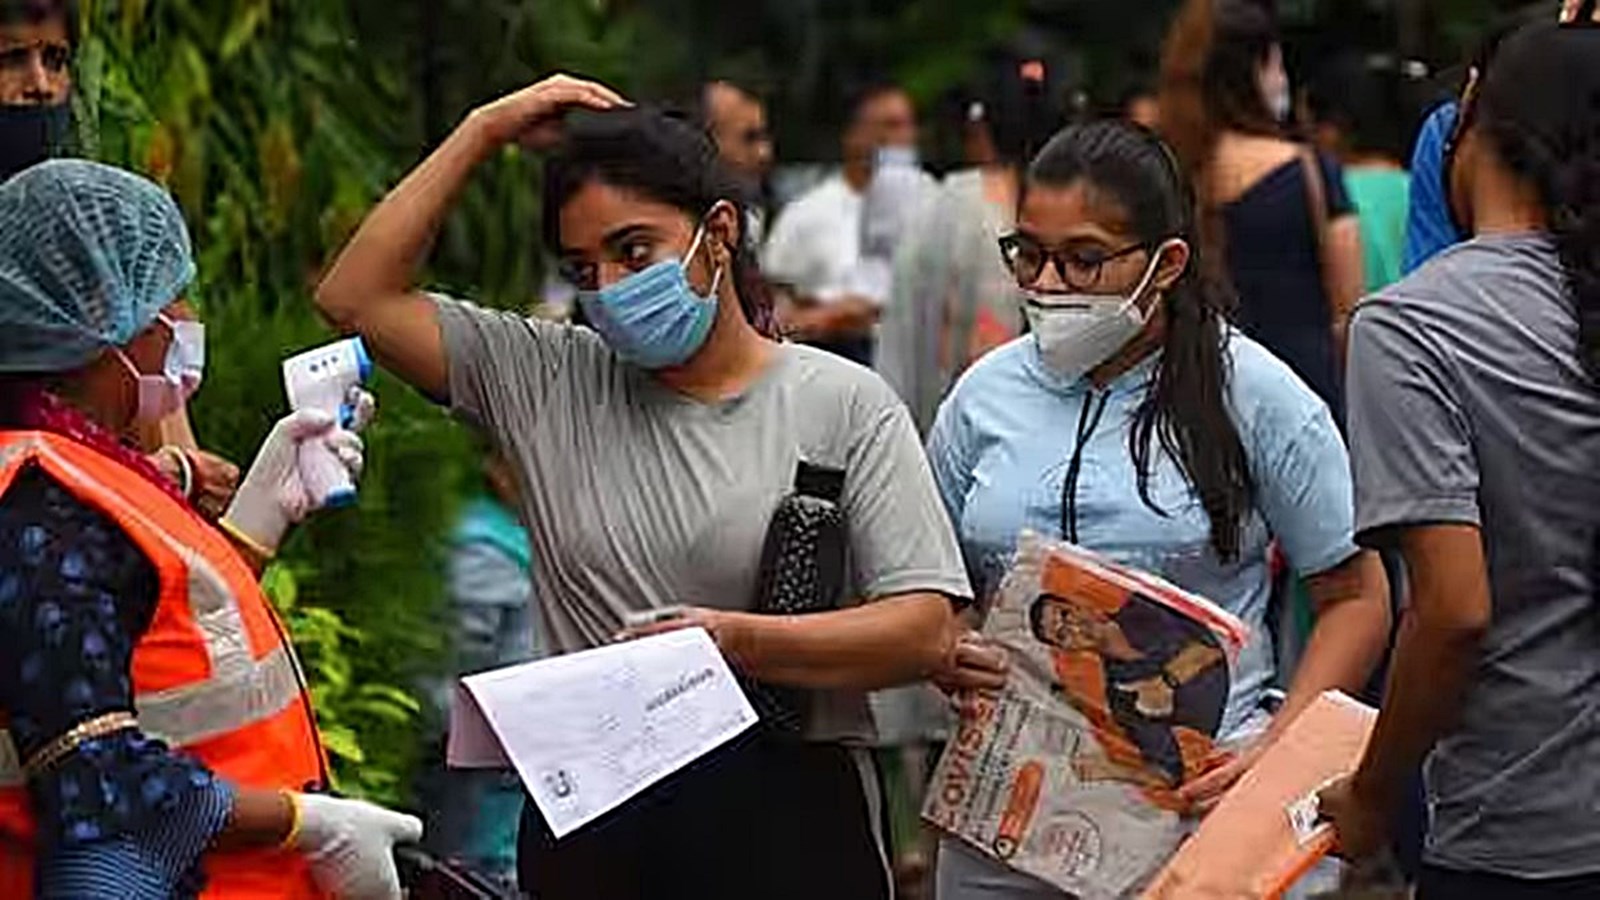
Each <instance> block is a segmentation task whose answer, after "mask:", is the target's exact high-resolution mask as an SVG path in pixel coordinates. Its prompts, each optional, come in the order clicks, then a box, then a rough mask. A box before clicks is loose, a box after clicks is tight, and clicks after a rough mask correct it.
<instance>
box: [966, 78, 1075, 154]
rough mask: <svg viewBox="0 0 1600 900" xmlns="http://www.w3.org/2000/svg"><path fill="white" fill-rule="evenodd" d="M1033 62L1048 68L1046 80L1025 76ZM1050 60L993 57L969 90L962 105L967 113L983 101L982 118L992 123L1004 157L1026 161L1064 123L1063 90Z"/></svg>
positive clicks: (996, 143)
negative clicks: (1054, 77) (1058, 86)
mask: <svg viewBox="0 0 1600 900" xmlns="http://www.w3.org/2000/svg"><path fill="white" fill-rule="evenodd" d="M1030 63H1035V64H1037V65H1038V66H1040V67H1041V68H1044V69H1045V71H1044V72H1043V74H1044V76H1045V77H1044V78H1043V80H1039V79H1033V78H1024V77H1023V69H1024V67H1025V66H1027V65H1029V64H1030ZM1049 76H1050V73H1049V70H1048V68H1047V67H1046V64H1045V63H1044V62H1043V61H1041V60H1024V59H1017V58H1014V57H1011V56H1009V55H1008V56H1006V57H1004V58H999V59H996V60H993V61H992V62H991V64H990V65H989V66H988V71H987V73H986V75H985V76H984V77H983V79H981V80H980V81H977V82H975V83H974V84H973V86H972V87H971V88H970V89H969V90H968V91H967V97H966V101H967V102H966V103H964V104H963V107H962V110H961V112H962V115H963V116H964V117H966V116H969V115H970V110H971V109H972V106H973V104H979V106H980V109H981V111H982V113H983V117H982V122H983V123H984V124H985V125H987V126H988V128H989V135H990V137H991V138H992V139H993V140H994V148H995V152H996V154H997V155H998V156H999V158H1000V161H1001V162H1004V163H1012V164H1016V165H1023V164H1025V163H1027V161H1028V160H1029V159H1031V158H1032V157H1033V154H1034V153H1036V152H1038V150H1039V148H1040V147H1042V146H1044V144H1045V141H1047V140H1049V139H1050V136H1051V135H1053V134H1055V133H1056V129H1058V128H1060V127H1061V124H1062V122H1063V118H1064V117H1063V113H1062V108H1061V102H1060V99H1059V92H1057V91H1055V90H1052V81H1051V79H1050V77H1049Z"/></svg>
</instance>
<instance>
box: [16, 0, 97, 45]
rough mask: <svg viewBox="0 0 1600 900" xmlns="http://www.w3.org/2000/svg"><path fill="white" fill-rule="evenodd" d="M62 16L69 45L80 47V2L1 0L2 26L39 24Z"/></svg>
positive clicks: (70, 0) (72, 0)
mask: <svg viewBox="0 0 1600 900" xmlns="http://www.w3.org/2000/svg"><path fill="white" fill-rule="evenodd" d="M57 16H60V17H61V19H62V22H63V23H64V24H65V25H66V26H67V43H69V44H71V45H72V46H73V47H74V48H75V47H77V46H78V0H0V25H15V24H16V23H18V22H27V23H29V24H37V23H39V22H46V21H49V20H50V19H53V18H55V17H57Z"/></svg>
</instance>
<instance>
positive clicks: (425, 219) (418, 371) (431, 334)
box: [317, 75, 626, 401]
mask: <svg viewBox="0 0 1600 900" xmlns="http://www.w3.org/2000/svg"><path fill="white" fill-rule="evenodd" d="M625 102H626V101H624V100H623V99H622V98H621V97H619V96H618V95H617V94H616V93H614V92H613V91H611V90H610V89H609V88H606V87H604V86H602V85H599V84H594V83H591V82H587V81H581V80H579V79H576V78H571V77H569V76H566V75H556V76H553V77H551V78H547V79H545V80H544V81H541V82H539V83H538V84H535V85H533V86H531V87H527V88H524V89H522V90H521V91H518V92H517V93H514V94H511V95H509V96H506V97H503V98H501V99H499V100H496V101H495V102H493V103H490V104H488V105H487V106H482V107H479V108H478V109H476V110H474V111H473V112H472V113H471V114H469V115H468V116H467V118H466V120H465V121H463V122H462V123H461V125H460V126H458V127H457V128H456V130H455V131H454V132H452V133H451V135H450V136H449V137H448V138H446V139H445V141H444V143H442V144H440V145H439V147H438V149H436V150H434V152H433V153H432V154H431V155H430V156H429V157H428V158H427V159H426V160H424V161H423V163H422V165H420V166H418V167H417V168H416V169H415V170H413V171H412V172H411V174H410V175H408V176H406V178H405V180H404V181H402V182H400V185H399V186H398V187H396V188H395V189H394V190H393V191H391V192H390V193H389V196H387V197H385V198H384V199H383V202H381V203H379V204H378V206H377V208H376V209H374V210H373V211H372V213H371V215H369V216H368V217H367V219H366V221H365V222H363V223H362V225H361V228H360V229H359V230H358V231H357V232H356V235H355V237H353V238H351V240H350V243H349V245H347V246H346V247H345V249H344V252H342V253H341V254H340V255H339V258H338V260H336V261H335V262H334V264H333V267H332V268H331V269H329V271H328V274H327V276H326V277H325V278H324V279H323V281H322V284H321V286H320V287H318V289H317V307H318V309H320V310H321V311H322V314H323V315H324V316H326V317H327V318H328V320H329V321H330V322H332V323H333V325H334V326H335V327H336V328H338V329H339V330H340V331H343V332H347V333H348V332H354V333H356V334H359V335H361V337H362V338H363V339H364V340H365V341H366V342H367V346H368V347H369V348H370V349H371V350H372V352H373V353H374V354H375V355H376V356H377V358H378V361H379V362H380V363H381V364H382V365H383V366H384V367H385V368H387V369H389V370H390V371H392V372H394V373H395V374H397V375H399V376H400V377H401V378H403V379H405V380H406V381H407V382H409V383H410V384H411V385H412V386H414V387H416V388H417V389H418V390H421V391H422V392H423V393H425V394H427V395H429V396H430V397H432V398H434V399H435V400H440V401H443V400H446V399H448V395H449V382H448V377H447V371H448V370H447V368H446V363H445V351H444V342H443V339H442V337H441V336H440V333H439V323H438V317H437V315H436V313H435V310H434V305H433V303H432V302H431V301H430V300H429V299H428V298H427V297H426V296H425V295H423V294H422V293H421V292H420V291H418V290H417V288H416V276H417V271H418V269H420V267H421V266H422V263H423V262H424V260H426V258H427V255H428V251H429V249H430V248H431V246H432V244H433V240H434V237H435V236H436V235H437V234H438V232H439V228H440V226H441V225H442V224H443V223H444V220H445V217H446V216H447V215H449V213H450V210H451V208H452V207H453V206H454V204H455V200H456V197H457V196H459V195H460V193H461V190H462V188H464V187H465V186H466V184H467V180H468V179H469V178H470V176H471V175H472V172H473V170H474V169H476V168H477V167H478V165H479V164H480V163H482V162H483V161H484V160H486V159H488V158H489V157H490V156H491V155H492V154H493V153H495V152H496V151H498V150H499V149H500V148H501V147H504V146H505V145H506V144H509V143H511V142H512V141H521V142H522V144H523V145H524V146H525V147H528V148H529V149H544V148H546V147H549V146H550V145H552V144H553V143H554V142H555V141H556V140H557V139H558V138H559V135H560V123H561V119H562V118H563V116H564V115H565V114H566V113H567V112H568V111H569V110H571V109H574V108H586V109H595V110H604V109H611V108H614V107H617V106H621V105H625Z"/></svg>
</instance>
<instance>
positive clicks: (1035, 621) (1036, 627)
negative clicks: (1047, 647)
mask: <svg viewBox="0 0 1600 900" xmlns="http://www.w3.org/2000/svg"><path fill="white" fill-rule="evenodd" d="M1058 599H1060V598H1058V597H1056V595H1054V594H1040V595H1039V599H1037V600H1035V601H1033V603H1031V604H1029V605H1028V630H1029V631H1032V632H1033V636H1034V637H1035V638H1037V639H1038V640H1039V643H1041V644H1050V643H1053V642H1052V641H1051V640H1050V639H1048V638H1046V637H1045V636H1044V609H1045V606H1046V605H1048V604H1050V603H1054V602H1056V601H1057V600H1058Z"/></svg>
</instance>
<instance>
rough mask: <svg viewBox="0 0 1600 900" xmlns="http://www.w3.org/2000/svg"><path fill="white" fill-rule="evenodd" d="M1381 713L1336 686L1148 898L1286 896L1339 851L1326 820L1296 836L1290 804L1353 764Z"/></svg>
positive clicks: (1238, 789) (1245, 781)
mask: <svg viewBox="0 0 1600 900" xmlns="http://www.w3.org/2000/svg"><path fill="white" fill-rule="evenodd" d="M1377 717H1378V713H1377V710H1374V709H1372V708H1371V707H1369V706H1365V705H1363V704H1361V703H1359V702H1357V701H1355V700H1352V699H1351V698H1349V697H1347V696H1345V695H1344V694H1341V693H1339V692H1337V691H1329V692H1327V693H1325V694H1323V695H1322V696H1321V697H1318V698H1317V699H1316V701H1315V702H1313V703H1312V704H1311V705H1310V706H1308V707H1306V709H1305V711H1304V712H1302V713H1301V714H1300V715H1299V716H1298V717H1296V719H1295V721H1294V723H1293V724H1291V725H1290V726H1289V728H1288V729H1287V730H1286V731H1285V732H1284V733H1283V736H1282V737H1281V738H1279V739H1278V742H1277V743H1276V744H1274V745H1273V746H1272V747H1271V748H1270V749H1268V750H1267V752H1266V753H1264V754H1262V756H1261V759H1260V760H1259V761H1258V762H1257V763H1256V765H1255V766H1254V767H1253V768H1252V769H1251V770H1250V771H1249V772H1247V773H1246V774H1245V776H1244V777H1243V778H1241V779H1239V783H1238V784H1237V785H1235V786H1234V787H1233V789H1232V790H1231V791H1229V792H1228V794H1227V795H1226V796H1225V797H1223V798H1222V802H1221V803H1220V804H1218V805H1217V808H1216V809H1214V810H1212V812H1211V815H1209V816H1207V817H1206V820H1205V822H1204V824H1202V825H1201V826H1200V830H1199V831H1197V832H1196V833H1195V834H1194V836H1193V837H1191V838H1190V839H1189V840H1188V841H1186V842H1185V843H1184V845H1183V846H1182V847H1180V848H1179V850H1178V852H1177V853H1176V854H1175V855H1174V856H1173V858H1172V861H1171V862H1170V863H1168V864H1167V866H1166V868H1165V869H1162V870H1161V873H1160V874H1159V875H1157V876H1156V879H1155V881H1154V882H1152V883H1151V885H1150V887H1149V888H1148V889H1147V890H1146V891H1145V893H1144V900H1260V898H1275V897H1281V896H1282V895H1283V894H1284V892H1285V891H1287V890H1288V889H1289V887H1290V886H1292V885H1293V884H1294V883H1295V881H1297V880H1298V879H1299V878H1300V877H1301V876H1303V875H1304V874H1305V873H1306V872H1307V871H1309V870H1310V869H1311V867H1312V866H1314V865H1315V864H1316V863H1317V861H1318V860H1319V859H1321V858H1322V857H1323V856H1325V855H1327V853H1328V852H1329V851H1331V850H1332V849H1333V833H1332V831H1331V830H1329V829H1328V827H1327V826H1325V825H1324V826H1320V827H1317V828H1315V829H1314V830H1312V831H1310V832H1309V833H1307V832H1301V833H1300V834H1297V833H1296V829H1295V826H1294V824H1293V823H1292V822H1291V819H1290V814H1289V808H1290V807H1291V806H1293V805H1295V804H1296V803H1297V802H1299V801H1304V800H1305V798H1307V797H1309V796H1311V795H1313V794H1315V792H1316V791H1317V790H1318V789H1319V788H1320V787H1321V786H1322V785H1324V784H1325V783H1327V782H1328V781H1330V780H1331V779H1334V778H1337V777H1339V776H1340V775H1344V774H1346V773H1349V772H1351V771H1354V770H1355V767H1356V765H1357V764H1358V763H1360V761H1361V754H1362V752H1363V751H1364V750H1365V749H1366V744H1367V739H1368V738H1369V737H1370V736H1371V734H1372V726H1373V725H1374V723H1375V722H1376V721H1377ZM1303 808H1304V806H1303V805H1302V809H1303ZM1302 837H1303V838H1304V839H1302Z"/></svg>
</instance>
